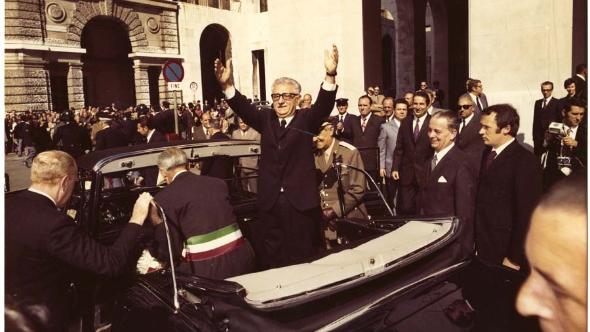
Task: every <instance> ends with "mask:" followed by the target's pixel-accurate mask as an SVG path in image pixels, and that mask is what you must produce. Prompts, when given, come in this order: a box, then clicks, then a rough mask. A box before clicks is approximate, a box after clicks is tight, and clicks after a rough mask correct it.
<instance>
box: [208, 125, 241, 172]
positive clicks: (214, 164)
mask: <svg viewBox="0 0 590 332" xmlns="http://www.w3.org/2000/svg"><path fill="white" fill-rule="evenodd" d="M211 140H216V141H227V140H229V137H228V136H227V135H226V134H224V133H222V132H216V133H215V134H213V136H211ZM233 174H234V163H233V159H232V158H231V157H227V156H214V157H210V158H207V159H205V160H203V162H202V163H201V175H206V176H211V177H214V178H219V179H231V178H232V176H233Z"/></svg>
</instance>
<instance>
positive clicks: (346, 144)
mask: <svg viewBox="0 0 590 332" xmlns="http://www.w3.org/2000/svg"><path fill="white" fill-rule="evenodd" d="M338 144H339V145H340V146H343V147H345V148H348V149H349V150H356V147H355V146H354V145H352V144H350V143H347V142H344V141H340V142H339V143H338Z"/></svg>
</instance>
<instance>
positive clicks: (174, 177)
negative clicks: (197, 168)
mask: <svg viewBox="0 0 590 332" xmlns="http://www.w3.org/2000/svg"><path fill="white" fill-rule="evenodd" d="M184 172H188V171H187V170H186V169H185V170H182V171H180V172H178V173H176V174H174V176H173V177H172V181H170V183H172V182H174V179H176V177H177V176H178V174H180V173H184Z"/></svg>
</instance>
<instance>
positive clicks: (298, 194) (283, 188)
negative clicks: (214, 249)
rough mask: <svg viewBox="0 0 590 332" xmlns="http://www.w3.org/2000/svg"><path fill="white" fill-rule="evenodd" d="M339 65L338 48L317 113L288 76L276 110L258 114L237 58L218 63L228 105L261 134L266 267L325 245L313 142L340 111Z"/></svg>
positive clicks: (327, 59)
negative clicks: (235, 71) (239, 80)
mask: <svg viewBox="0 0 590 332" xmlns="http://www.w3.org/2000/svg"><path fill="white" fill-rule="evenodd" d="M337 66H338V50H337V49H336V46H335V45H334V46H333V47H332V50H331V52H328V51H326V52H325V55H324V67H325V69H326V76H325V80H324V84H323V85H322V88H321V89H320V92H319V94H318V97H317V98H316V102H315V103H314V104H313V105H312V107H311V109H299V110H298V109H297V105H298V103H299V98H300V93H301V86H300V85H299V83H298V82H297V81H295V80H293V79H291V78H286V77H283V78H279V79H277V80H275V82H274V83H273V86H272V95H271V97H272V100H273V110H267V109H261V110H256V108H255V107H254V106H252V105H251V104H250V103H248V101H247V99H246V97H244V96H243V95H242V94H240V93H239V92H237V91H236V90H235V88H234V86H233V82H232V80H231V79H230V78H231V59H228V60H227V62H226V64H225V67H224V66H223V65H222V63H221V61H220V60H219V59H217V60H216V61H215V74H216V77H217V80H218V82H219V84H220V85H221V88H222V89H223V91H224V93H225V95H226V97H227V102H228V104H229V105H230V107H231V108H232V109H233V110H234V111H235V112H236V113H237V114H238V115H239V116H240V118H242V119H243V120H244V122H246V123H247V124H248V125H249V126H251V127H252V128H254V129H255V130H256V131H258V132H259V133H260V135H261V146H262V156H261V160H260V168H259V171H258V176H259V177H258V208H259V215H260V219H259V222H260V223H259V227H258V228H257V229H256V230H255V233H256V235H255V236H256V238H257V239H256V240H255V241H254V242H255V246H254V249H255V250H257V256H258V257H259V258H260V263H261V266H262V267H268V266H273V267H275V266H284V265H289V264H294V263H300V262H302V261H305V260H306V259H308V258H309V257H310V256H312V255H313V254H314V243H315V244H317V245H319V240H320V239H319V235H320V233H319V219H320V198H319V194H318V191H317V184H316V182H315V165H314V160H313V150H312V147H313V141H312V139H313V133H314V132H317V130H318V128H319V127H320V124H321V122H322V119H325V118H326V117H327V116H328V115H329V114H330V112H331V111H332V108H333V107H334V100H335V97H336V68H337ZM310 133H312V135H310ZM315 241H317V242H315Z"/></svg>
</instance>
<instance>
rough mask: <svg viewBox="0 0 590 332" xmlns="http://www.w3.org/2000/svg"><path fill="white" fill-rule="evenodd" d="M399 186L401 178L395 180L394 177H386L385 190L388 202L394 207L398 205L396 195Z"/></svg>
mask: <svg viewBox="0 0 590 332" xmlns="http://www.w3.org/2000/svg"><path fill="white" fill-rule="evenodd" d="M398 186H399V180H394V179H393V178H392V177H385V192H386V194H385V195H386V196H385V197H386V198H387V203H389V205H390V206H391V207H392V208H394V207H396V202H395V195H396V194H397V188H398Z"/></svg>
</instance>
